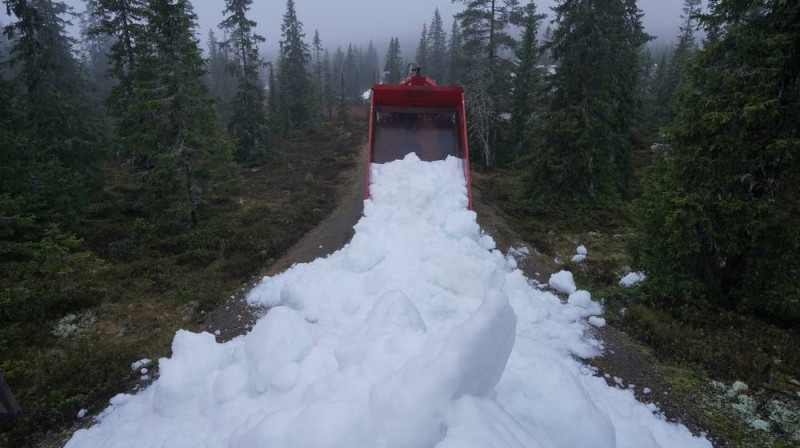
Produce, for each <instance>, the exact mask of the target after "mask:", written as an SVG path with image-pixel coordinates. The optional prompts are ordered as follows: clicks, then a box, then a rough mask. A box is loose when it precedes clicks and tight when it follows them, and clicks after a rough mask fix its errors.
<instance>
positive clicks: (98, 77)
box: [81, 0, 114, 117]
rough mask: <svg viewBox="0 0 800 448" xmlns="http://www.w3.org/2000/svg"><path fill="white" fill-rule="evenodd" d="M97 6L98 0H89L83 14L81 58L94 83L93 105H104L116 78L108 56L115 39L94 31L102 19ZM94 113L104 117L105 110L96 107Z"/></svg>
mask: <svg viewBox="0 0 800 448" xmlns="http://www.w3.org/2000/svg"><path fill="white" fill-rule="evenodd" d="M97 8H98V0H87V1H86V11H85V12H84V13H83V14H81V58H82V60H83V61H82V62H83V66H84V69H85V70H86V75H87V78H88V81H89V82H90V83H91V84H92V85H93V88H92V89H91V91H90V92H89V94H90V95H91V96H92V103H93V104H92V105H93V106H102V103H103V101H104V100H105V99H106V98H107V97H108V94H109V93H110V91H111V88H112V87H113V85H114V79H113V78H111V77H110V76H109V74H110V73H109V72H110V70H111V68H112V66H111V64H110V61H109V58H108V55H109V54H110V53H111V47H112V46H113V45H114V39H113V38H112V37H111V36H109V35H106V34H97V33H93V32H92V30H93V29H96V28H97V27H98V26H99V25H100V19H99V18H98V16H97V14H96V13H95V11H96V10H97ZM92 114H93V115H95V116H98V117H103V116H104V115H105V110H104V108H102V107H95V108H94V110H93V111H92Z"/></svg>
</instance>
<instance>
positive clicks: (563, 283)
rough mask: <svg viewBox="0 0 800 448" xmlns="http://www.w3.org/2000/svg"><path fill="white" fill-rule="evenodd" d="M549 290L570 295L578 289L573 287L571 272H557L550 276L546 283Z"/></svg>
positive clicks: (573, 281)
mask: <svg viewBox="0 0 800 448" xmlns="http://www.w3.org/2000/svg"><path fill="white" fill-rule="evenodd" d="M547 283H548V284H549V285H550V287H551V288H553V289H555V290H556V291H558V292H563V293H564V294H572V293H573V292H575V290H577V289H578V288H577V287H576V286H575V280H574V279H573V278H572V272H569V271H558V272H556V273H555V274H553V275H551V276H550V280H548V282H547Z"/></svg>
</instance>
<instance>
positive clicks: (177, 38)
mask: <svg viewBox="0 0 800 448" xmlns="http://www.w3.org/2000/svg"><path fill="white" fill-rule="evenodd" d="M147 11H148V17H147V29H146V35H147V45H148V47H149V48H150V49H152V52H150V53H148V54H146V55H142V56H141V57H140V61H139V62H138V63H137V65H136V66H135V69H134V72H133V73H132V80H133V82H132V91H133V96H132V97H131V101H130V105H129V107H128V109H127V111H126V115H128V117H127V120H126V122H127V123H130V125H129V126H128V127H126V128H124V129H121V130H120V133H121V136H122V138H123V142H124V146H125V149H126V151H127V153H128V155H129V156H131V157H132V158H133V160H135V162H136V164H135V168H134V169H136V170H137V177H139V178H141V179H142V180H143V182H144V185H145V189H146V195H147V198H146V203H147V204H148V209H149V211H150V212H151V213H152V214H153V216H159V217H161V218H162V219H166V220H167V221H172V222H175V221H177V222H187V221H188V223H189V224H191V225H192V226H196V225H198V223H199V221H200V207H201V205H202V204H203V202H204V200H205V199H206V198H207V197H208V196H209V195H213V193H214V192H215V191H216V190H218V189H219V188H222V187H223V186H224V185H225V184H226V183H227V181H229V180H231V179H235V177H236V176H235V171H234V167H235V165H234V164H233V162H232V158H231V151H230V148H229V145H228V144H227V143H226V142H225V141H224V140H222V139H221V138H220V136H219V134H218V130H217V129H218V117H217V115H216V114H215V111H214V105H213V101H211V100H210V99H209V98H208V91H207V88H206V86H205V84H204V82H203V80H204V77H205V74H206V64H205V61H204V60H203V57H202V54H201V52H200V49H199V48H198V42H197V40H196V39H195V37H194V30H195V20H196V16H195V14H194V12H193V10H192V7H191V4H190V3H189V2H188V0H149V3H148V9H147Z"/></svg>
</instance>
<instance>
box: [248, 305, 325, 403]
mask: <svg viewBox="0 0 800 448" xmlns="http://www.w3.org/2000/svg"><path fill="white" fill-rule="evenodd" d="M308 327H309V325H308V323H307V322H306V321H305V319H303V317H302V316H300V314H299V313H298V312H297V311H295V310H293V309H291V308H287V307H285V306H279V307H276V308H273V309H271V310H269V313H267V315H266V317H264V318H263V319H261V320H260V321H258V323H256V326H255V327H253V331H251V332H250V335H249V337H248V338H247V340H246V341H245V343H244V352H245V356H246V359H247V365H248V367H249V370H250V378H251V379H252V380H253V383H254V385H255V387H256V388H257V389H258V390H259V391H260V392H265V391H267V390H268V389H270V388H272V387H277V388H279V389H281V390H286V389H288V388H290V387H291V386H293V385H294V382H295V381H296V379H297V378H296V377H297V363H298V362H299V361H301V360H302V359H303V357H304V356H305V355H306V354H308V352H309V350H310V349H311V344H312V337H311V330H310V329H309V328H308Z"/></svg>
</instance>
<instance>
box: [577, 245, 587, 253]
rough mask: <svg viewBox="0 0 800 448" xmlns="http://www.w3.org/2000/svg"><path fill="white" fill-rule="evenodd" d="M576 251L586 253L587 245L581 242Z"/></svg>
mask: <svg viewBox="0 0 800 448" xmlns="http://www.w3.org/2000/svg"><path fill="white" fill-rule="evenodd" d="M575 252H577V253H578V254H579V255H586V246H584V245H583V244H581V245H580V246H578V247H577V248H576V249H575Z"/></svg>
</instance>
